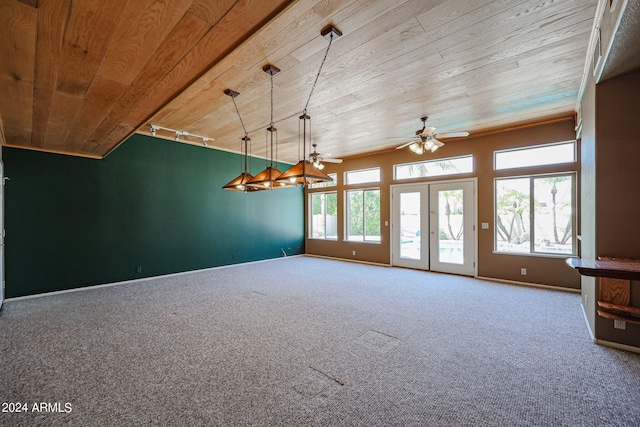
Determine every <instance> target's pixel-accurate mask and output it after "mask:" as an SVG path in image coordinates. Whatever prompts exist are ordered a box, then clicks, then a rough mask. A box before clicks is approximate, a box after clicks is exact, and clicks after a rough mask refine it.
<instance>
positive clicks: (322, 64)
mask: <svg viewBox="0 0 640 427" xmlns="http://www.w3.org/2000/svg"><path fill="white" fill-rule="evenodd" d="M332 41H333V34H331V35H330V36H329V44H328V45H327V50H326V51H325V52H324V58H322V62H321V63H320V68H319V69H318V74H316V79H315V80H314V82H313V86H311V92H310V93H309V98H307V103H306V104H305V105H304V110H303V111H302V112H303V114H306V113H307V108H308V107H309V102H311V95H313V91H314V90H315V88H316V85H317V84H318V79H319V78H320V73H321V72H322V67H323V66H324V62H325V61H326V60H327V55H329V49H330V48H331V42H332Z"/></svg>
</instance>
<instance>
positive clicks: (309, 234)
mask: <svg viewBox="0 0 640 427" xmlns="http://www.w3.org/2000/svg"><path fill="white" fill-rule="evenodd" d="M331 194H333V195H335V197H336V214H335V217H336V235H335V237H333V236H331V237H327V208H326V206H327V205H326V197H327V195H331ZM316 196H320V197H324V203H323V206H324V209H323V212H322V214H321V215H322V217H323V223H324V237H316V236H314V235H313V232H314V228H313V225H314V221H313V216H314V214H313V198H314V197H316ZM338 212H339V209H338V191H337V190H334V191H315V192H313V193H309V213H308V217H309V227H308V230H307V238H308V239H313V240H331V241H337V240H338V226H337V221H338Z"/></svg>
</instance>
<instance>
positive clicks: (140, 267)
mask: <svg viewBox="0 0 640 427" xmlns="http://www.w3.org/2000/svg"><path fill="white" fill-rule="evenodd" d="M136 273H142V266H141V265H139V266H137V267H136Z"/></svg>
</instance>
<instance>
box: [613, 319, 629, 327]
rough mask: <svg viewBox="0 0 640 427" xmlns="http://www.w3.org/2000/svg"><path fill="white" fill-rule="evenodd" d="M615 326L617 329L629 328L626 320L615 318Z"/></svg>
mask: <svg viewBox="0 0 640 427" xmlns="http://www.w3.org/2000/svg"><path fill="white" fill-rule="evenodd" d="M613 327H614V328H616V329H627V322H625V321H624V320H618V319H613Z"/></svg>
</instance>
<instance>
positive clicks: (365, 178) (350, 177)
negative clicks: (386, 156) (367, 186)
mask: <svg viewBox="0 0 640 427" xmlns="http://www.w3.org/2000/svg"><path fill="white" fill-rule="evenodd" d="M365 182H380V168H371V169H362V170H357V171H350V172H345V173H344V183H345V184H346V185H352V184H363V183H365Z"/></svg>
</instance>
